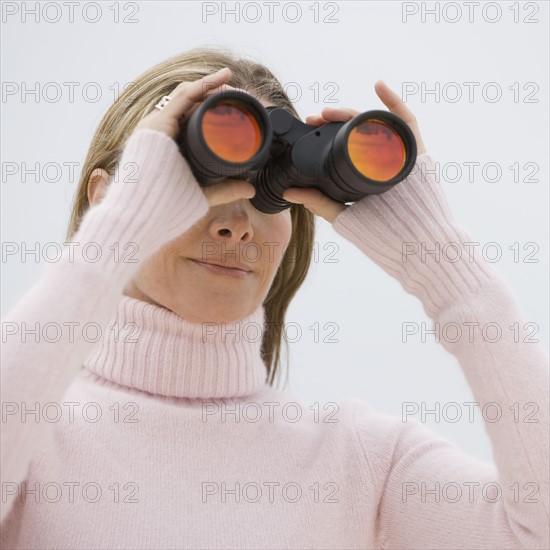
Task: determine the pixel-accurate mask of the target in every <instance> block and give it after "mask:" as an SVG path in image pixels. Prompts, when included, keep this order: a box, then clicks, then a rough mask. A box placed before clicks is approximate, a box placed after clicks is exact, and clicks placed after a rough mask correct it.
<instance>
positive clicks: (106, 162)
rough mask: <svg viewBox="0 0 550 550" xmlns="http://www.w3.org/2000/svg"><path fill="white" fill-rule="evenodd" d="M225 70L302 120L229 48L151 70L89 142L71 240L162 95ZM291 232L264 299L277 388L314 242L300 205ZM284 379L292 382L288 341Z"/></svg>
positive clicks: (265, 76)
mask: <svg viewBox="0 0 550 550" xmlns="http://www.w3.org/2000/svg"><path fill="white" fill-rule="evenodd" d="M223 67H229V68H230V69H231V72H232V76H231V80H230V81H229V82H228V84H229V85H231V86H233V87H235V88H241V89H243V90H246V91H248V92H250V93H252V94H253V95H255V96H256V97H258V98H263V99H265V100H266V101H269V102H271V103H273V104H274V105H276V106H278V107H281V108H284V109H286V110H287V111H289V112H290V113H291V114H292V115H294V116H295V117H297V118H300V117H299V115H298V113H297V112H296V110H295V109H294V106H293V105H292V102H291V101H290V99H289V98H288V96H287V95H286V93H285V91H284V89H283V86H282V85H281V83H280V82H279V81H278V80H277V79H276V78H275V76H274V75H273V74H272V73H271V71H270V70H269V69H267V68H266V67H265V66H264V65H262V64H260V63H258V62H256V61H253V60H251V59H245V58H242V57H238V56H237V55H236V54H235V53H233V52H232V51H231V50H230V49H228V48H223V47H199V48H194V49H191V50H188V51H186V52H183V53H181V54H178V55H175V56H173V57H170V58H168V59H166V60H165V61H162V62H161V63H159V64H158V65H155V66H154V67H152V68H151V69H149V70H147V71H146V72H144V73H143V74H141V75H140V76H138V78H137V79H135V80H134V81H133V83H132V85H131V86H130V87H129V88H127V89H126V90H125V91H124V92H123V93H122V94H121V95H120V96H119V97H118V98H117V100H116V101H115V102H114V103H113V104H112V105H111V107H110V108H109V110H108V111H107V112H106V113H105V115H104V116H103V118H102V120H101V122H100V123H99V126H98V128H97V130H96V132H95V135H94V137H93V139H92V142H91V144H90V147H89V150H88V153H87V156H86V160H85V162H84V168H83V170H82V172H81V175H80V181H79V183H78V187H77V190H76V193H75V196H74V200H73V205H72V211H71V217H70V220H69V224H68V228H67V240H70V239H71V238H72V237H73V235H74V234H75V233H76V232H77V231H78V228H79V225H80V222H81V220H82V218H83V216H84V214H85V213H86V211H87V210H88V208H89V206H90V204H89V201H88V181H89V179H90V176H91V174H92V172H93V171H94V169H96V168H103V169H104V170H106V171H107V172H108V173H109V174H110V175H113V174H114V173H115V170H116V167H117V164H118V161H119V160H120V156H121V154H122V150H123V148H124V143H125V142H126V140H127V138H128V137H129V136H130V134H131V133H132V132H133V130H134V128H135V127H136V126H137V124H138V123H139V122H140V120H141V119H142V118H143V117H145V116H146V115H147V114H148V113H149V112H150V111H151V110H152V109H153V108H154V105H155V104H156V103H157V102H158V101H159V98H161V97H162V96H164V95H169V94H170V92H171V91H172V90H173V89H174V88H175V87H176V86H177V85H178V84H179V83H180V82H184V81H185V82H192V81H195V80H198V79H199V78H202V77H204V76H207V75H209V74H212V73H215V72H216V71H218V70H219V69H222V68H223ZM290 212H291V220H292V234H291V238H290V242H289V245H288V248H287V249H286V251H285V254H284V256H283V259H282V261H281V264H280V266H279V268H278V271H277V274H276V275H275V279H274V281H273V284H272V285H271V288H270V290H269V293H268V295H267V297H266V299H265V300H264V303H263V305H264V307H265V314H266V318H265V322H266V329H265V330H264V331H263V339H262V345H261V355H262V359H263V361H264V363H265V365H266V368H267V382H268V384H269V385H271V386H273V384H274V383H275V384H276V385H279V382H280V380H281V364H280V358H281V345H282V342H283V340H284V339H283V333H284V319H285V314H286V311H287V309H288V306H289V305H290V301H291V300H292V298H293V297H294V295H295V294H296V292H297V291H298V289H299V288H300V286H301V285H302V283H303V281H304V279H305V278H306V276H307V273H308V270H309V266H310V262H311V256H312V249H313V242H314V233H315V220H314V216H313V214H311V213H310V212H309V211H308V210H307V209H305V208H304V207H303V206H302V205H298V204H296V205H293V206H292V207H290ZM284 342H285V345H286V350H287V364H286V379H285V386H286V383H287V381H288V343H287V342H286V340H284Z"/></svg>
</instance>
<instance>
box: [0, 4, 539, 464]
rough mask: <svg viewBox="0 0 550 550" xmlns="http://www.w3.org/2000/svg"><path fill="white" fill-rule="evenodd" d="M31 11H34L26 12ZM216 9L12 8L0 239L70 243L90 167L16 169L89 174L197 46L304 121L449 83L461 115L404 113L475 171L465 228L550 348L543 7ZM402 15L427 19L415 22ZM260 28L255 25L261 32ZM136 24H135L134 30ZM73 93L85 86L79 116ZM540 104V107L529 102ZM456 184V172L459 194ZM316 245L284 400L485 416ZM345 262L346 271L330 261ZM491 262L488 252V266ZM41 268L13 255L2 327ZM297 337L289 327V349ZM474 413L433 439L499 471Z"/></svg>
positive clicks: (323, 243)
mask: <svg viewBox="0 0 550 550" xmlns="http://www.w3.org/2000/svg"><path fill="white" fill-rule="evenodd" d="M35 4H36V3H35V2H27V9H31V8H34V6H35ZM84 4H90V3H82V5H84ZM221 4H222V3H217V8H218V9H219V11H218V13H217V14H215V15H211V16H208V17H205V14H204V10H205V9H206V7H207V6H208V8H209V9H211V10H213V9H214V8H215V7H216V5H215V4H214V3H212V2H210V3H200V2H179V1H173V2H139V3H132V2H120V3H119V5H118V13H119V18H120V21H119V22H118V23H115V22H114V18H115V14H116V10H115V6H114V2H101V8H102V15H101V17H100V19H99V20H98V22H97V23H90V22H86V21H85V20H84V18H83V11H82V9H81V7H82V6H81V7H80V8H79V7H77V8H75V13H74V22H72V23H71V22H70V20H69V11H68V8H67V7H65V9H63V4H62V3H61V2H59V3H57V6H58V7H59V6H61V18H60V20H59V21H57V22H48V21H47V19H50V20H52V19H54V18H56V10H55V9H54V8H49V9H50V10H51V11H48V12H46V13H45V15H44V13H41V14H40V22H36V20H35V17H36V16H34V15H32V14H28V15H27V16H25V17H24V16H23V14H22V10H23V7H22V5H20V4H18V5H19V10H20V11H19V12H18V13H17V14H15V15H10V14H9V12H8V11H7V10H8V9H9V8H8V5H9V6H13V5H14V3H10V2H6V3H4V5H3V14H2V16H3V24H2V31H3V32H2V43H1V46H2V59H1V61H2V75H1V76H2V81H3V94H2V105H1V107H2V113H1V114H2V127H1V131H2V151H1V152H2V163H3V164H2V172H3V173H2V188H1V189H2V195H1V199H2V201H1V203H2V205H1V214H2V226H1V229H2V241H3V242H15V243H23V242H26V243H28V246H31V247H32V245H33V243H35V242H39V243H41V244H42V245H43V244H45V243H48V242H58V243H62V242H63V240H64V236H65V228H66V225H67V220H68V217H69V212H70V205H71V200H72V196H73V193H74V191H75V189H76V184H77V181H78V170H76V171H75V174H74V176H73V177H72V179H71V177H70V175H71V174H70V173H69V172H68V170H64V171H63V173H62V175H61V177H60V178H58V179H57V181H55V180H56V177H55V171H52V172H50V173H49V175H48V177H49V178H50V179H53V180H54V181H52V182H50V183H49V182H47V181H46V180H45V178H43V177H41V178H40V181H39V182H35V181H34V176H33V175H28V176H27V178H26V181H23V179H22V177H21V176H20V175H13V176H9V175H7V174H6V170H7V169H8V166H9V165H8V164H7V163H18V164H21V163H23V162H26V163H27V165H28V166H30V167H31V168H32V167H33V166H34V164H35V163H36V162H38V163H40V164H41V166H43V165H44V164H46V163H49V162H55V163H58V164H59V165H62V164H63V163H64V162H68V161H69V162H79V163H82V162H83V161H84V158H85V155H86V151H87V147H88V146H89V143H90V140H91V137H92V135H93V133H94V130H95V128H96V126H97V124H98V123H99V121H100V119H101V117H102V116H103V114H104V113H105V111H106V110H107V108H108V107H109V105H110V104H111V103H112V101H113V100H114V98H115V97H116V90H117V89H120V88H121V87H122V86H124V85H125V84H126V83H128V82H132V80H133V79H134V78H135V77H136V76H137V75H139V74H141V73H142V72H144V71H145V70H147V69H148V68H150V67H151V66H153V65H155V64H156V63H159V62H160V61H162V60H164V59H165V58H167V57H169V56H171V55H174V54H176V53H179V52H182V51H185V50H186V49H189V48H191V47H195V46H200V45H214V44H219V45H224V46H229V47H232V48H234V49H235V51H236V52H238V53H241V54H244V55H245V56H249V57H254V58H256V59H257V60H258V61H260V62H262V63H264V64H266V65H267V66H268V67H270V68H271V69H272V71H273V72H274V73H275V74H276V75H277V76H278V78H279V79H280V81H281V82H282V83H283V84H284V85H285V86H287V89H288V92H289V94H291V93H296V91H297V90H298V89H299V90H301V98H300V99H299V100H297V101H296V102H295V104H296V107H297V110H298V112H299V113H300V115H301V116H302V118H305V117H306V116H307V115H309V114H314V113H318V112H320V111H321V109H322V107H323V99H324V98H325V96H326V94H327V93H328V92H329V91H330V90H333V89H335V88H334V86H336V87H337V92H336V93H335V95H334V96H333V97H334V98H335V99H336V100H337V103H335V104H334V103H332V104H331V105H336V106H337V105H341V106H350V107H354V108H356V109H358V110H368V109H380V108H385V107H384V106H383V104H382V103H381V101H380V100H379V99H378V97H377V96H376V94H375V92H374V88H373V85H374V83H375V82H376V81H377V80H379V79H383V80H385V81H386V82H387V83H388V84H389V85H390V86H391V87H392V88H393V89H394V90H396V91H397V92H398V93H400V94H401V93H402V86H403V85H404V83H407V82H408V83H416V85H417V86H418V87H421V86H422V85H425V86H426V87H428V88H430V89H434V87H435V85H436V83H439V86H440V88H443V87H444V86H445V84H448V83H453V82H454V83H457V84H458V85H459V89H461V91H462V93H463V95H462V98H461V99H460V100H459V101H453V100H454V98H455V92H456V89H457V88H456V86H454V85H453V86H447V88H446V90H447V91H448V94H447V96H443V95H440V96H439V97H438V98H437V100H436V98H435V97H434V95H428V96H426V97H424V98H423V97H422V96H421V95H420V93H417V94H414V95H411V96H409V97H408V98H407V104H408V105H409V107H410V108H411V110H412V111H413V112H414V113H415V115H416V117H417V119H418V121H419V125H420V129H421V132H422V135H423V138H424V141H425V144H426V146H427V148H428V151H430V152H431V154H432V155H433V157H434V158H435V159H436V160H437V161H439V162H440V164H441V165H445V164H446V163H458V164H459V165H460V166H462V168H463V175H462V178H461V179H459V181H457V182H455V183H452V182H450V181H443V182H442V185H443V187H444V190H445V193H446V195H447V197H448V200H449V203H450V205H451V209H452V211H453V213H454V215H455V218H456V219H457V220H458V222H459V223H460V224H461V225H462V226H463V227H465V228H466V229H467V230H468V232H469V233H470V235H471V236H472V237H473V240H474V241H478V242H480V243H481V245H485V244H486V243H490V242H494V243H497V244H498V246H499V247H500V248H501V250H502V258H501V259H500V260H499V261H497V262H495V263H494V264H493V267H494V269H496V270H497V271H498V273H499V274H500V275H501V276H502V278H503V279H504V280H505V281H506V282H507V283H508V285H509V286H510V288H511V289H512V290H513V294H514V297H515V298H516V300H517V302H518V303H519V304H520V305H521V308H522V311H523V313H524V318H525V320H526V321H529V322H534V323H536V324H537V325H538V326H539V331H538V333H537V334H536V335H535V337H536V338H538V339H539V340H540V342H541V345H542V346H543V347H544V348H545V349H546V350H547V349H548V181H549V180H548V146H549V143H548V135H549V132H548V67H549V60H548V51H549V49H548V4H547V3H546V2H527V3H525V2H522V3H520V4H516V5H515V10H516V11H514V10H513V9H511V8H514V3H512V2H498V3H496V2H492V3H490V4H492V7H486V9H485V11H483V10H482V5H483V3H478V4H479V5H474V6H473V7H472V9H473V10H474V11H473V18H474V20H473V21H472V22H470V21H469V13H468V8H467V6H466V5H464V4H463V3H446V2H440V3H439V5H440V13H439V15H440V20H439V22H436V21H435V16H434V15H426V16H425V20H424V21H423V20H422V10H423V9H425V8H428V9H434V8H435V7H436V6H435V3H434V2H398V1H390V2H370V1H369V2H320V3H318V4H317V6H316V8H317V10H318V11H317V13H318V15H319V19H320V20H319V21H318V22H315V12H314V11H313V10H312V9H310V8H312V7H314V8H315V6H314V4H315V3H314V2H301V3H300V8H301V12H302V13H301V17H298V18H297V11H296V8H295V7H293V6H289V5H287V4H289V3H288V2H280V3H279V5H278V6H275V7H274V20H273V21H272V22H270V21H269V11H268V8H267V6H266V5H265V4H264V3H262V2H258V3H248V4H254V5H252V6H251V5H249V6H248V7H246V8H245V5H246V4H247V3H245V2H240V3H239V2H236V3H235V2H228V3H225V7H226V8H234V7H235V6H237V7H239V8H240V9H241V15H240V22H236V21H235V15H231V14H228V13H226V14H225V17H224V16H223V14H222V6H221ZM447 4H453V5H454V6H451V5H449V6H447ZM457 6H458V8H459V10H461V14H460V13H458V12H457ZM257 8H260V10H262V11H260V12H258V11H257ZM283 8H284V9H283ZM87 9H88V10H89V11H87V12H86V15H87V16H88V18H94V17H95V16H96V11H95V10H94V9H92V8H91V7H88V8H87ZM244 9H246V11H244V12H243V11H242V10H244ZM285 10H286V11H285ZM405 10H408V12H407V13H412V12H413V11H414V10H417V13H416V14H411V15H409V16H408V17H407V18H406V20H404V11H405ZM499 10H500V18H498V13H499ZM258 14H259V15H260V20H259V21H258V22H256V23H254V22H252V21H253V19H254V18H256V17H257V15H258ZM457 15H458V17H457ZM284 16H286V19H287V20H285V17H284ZM516 16H517V17H518V18H519V20H518V21H517V22H516V21H515V20H514V18H515V17H516ZM125 18H127V19H129V20H134V21H136V22H134V23H132V22H129V21H127V22H124V19H125ZM455 18H456V19H458V20H457V21H456V22H454V23H453V22H451V21H452V20H453V19H455ZM247 19H248V21H247ZM294 19H296V20H295V22H290V20H294ZM325 19H326V21H324V20H325ZM497 19H498V20H497ZM526 20H530V21H534V22H531V23H528V22H527V21H526ZM537 20H538V22H537ZM329 21H334V22H332V23H331V22H329ZM491 21H493V22H491ZM66 82H76V83H78V85H77V86H76V87H75V90H76V94H75V97H74V98H73V101H72V102H71V101H70V98H69V94H68V90H69V88H68V87H66V86H64V85H63V83H66ZM465 82H477V83H479V85H478V86H476V87H475V91H474V97H473V102H470V101H469V100H468V88H467V87H466V86H464V85H463V83H465ZM491 82H492V83H496V85H497V86H498V87H499V88H500V89H501V91H502V97H501V99H500V100H499V101H496V102H492V101H490V100H492V98H493V97H494V96H493V93H494V91H495V89H496V88H495V86H491V87H490V89H489V88H486V91H487V92H488V93H489V92H491V94H490V95H484V94H483V93H482V90H483V87H484V86H485V85H486V84H487V83H491ZM10 83H11V84H12V86H13V85H14V86H16V89H17V90H18V91H17V93H16V94H15V95H8V94H7V92H8V91H9V90H10V89H13V88H10V87H9V86H8V84H10ZM47 83H58V84H59V85H60V86H61V88H62V90H63V92H62V96H61V97H60V98H58V99H55V88H49V93H50V96H49V98H50V100H49V101H48V100H46V99H45V98H44V97H43V95H42V91H43V90H44V89H45V85H46V84H47ZM88 83H97V84H98V85H99V88H100V90H101V92H102V95H101V97H100V99H99V101H92V99H94V89H97V86H93V87H92V88H90V87H88V90H89V93H90V96H89V98H88V99H86V97H85V96H83V92H82V90H83V88H84V86H85V85H86V84H88ZM315 83H318V86H319V88H320V91H321V94H320V97H318V98H316V97H315V96H314V92H313V90H312V89H310V87H311V86H315V85H316V84H315ZM330 83H334V84H330ZM423 83H424V84H423ZM514 83H518V84H516V85H515V86H517V90H518V91H519V94H520V95H519V97H517V96H516V97H514V94H513V92H512V90H511V89H510V87H511V86H514ZM528 83H534V84H528ZM7 86H8V87H7ZM23 86H26V87H27V89H28V88H36V87H37V86H38V90H39V94H40V95H39V98H38V99H35V96H34V95H33V94H27V95H26V96H23V97H22V94H21V90H22V88H23ZM324 86H326V88H325V90H323V87H324ZM524 86H526V87H525V89H524ZM533 91H535V93H534V94H532V95H531V96H529V93H530V92H533ZM52 97H53V100H52ZM529 97H531V99H532V100H536V102H532V103H527V102H525V99H528V98H529ZM465 162H479V163H480V164H481V166H483V165H485V164H486V163H490V162H494V163H498V165H499V166H500V167H501V168H502V177H501V179H500V181H496V182H491V181H487V180H488V179H489V178H492V177H493V174H494V172H489V173H488V176H489V177H488V178H484V177H483V175H482V173H481V170H480V168H479V167H478V168H477V171H476V178H475V180H474V181H473V182H470V181H468V174H467V172H466V170H467V168H466V166H465V165H464V163H465ZM528 162H531V163H536V166H537V167H538V172H537V173H536V174H534V175H533V176H532V177H533V179H536V180H538V181H536V182H528V181H524V180H525V179H526V178H527V176H528V175H529V173H530V171H529V170H526V169H523V166H524V165H525V163H528ZM514 163H519V166H520V167H521V170H520V173H519V175H520V181H519V182H514V179H513V173H512V171H511V170H510V169H509V168H508V167H509V166H511V165H513V164H514ZM454 176H455V172H453V171H450V172H449V179H450V178H452V177H454ZM46 179H47V178H46ZM317 230H318V232H317V246H318V250H319V255H318V261H317V262H316V263H314V264H313V265H312V267H311V272H310V275H309V277H308V279H307V281H306V283H305V284H304V286H303V287H302V289H301V291H300V292H299V294H298V295H297V296H296V298H295V299H294V302H293V303H292V305H291V308H290V310H289V313H288V315H287V319H286V322H287V323H298V324H299V325H300V326H301V327H302V331H303V332H302V337H301V338H300V339H299V341H298V342H296V343H293V344H291V346H290V350H291V351H290V354H291V355H290V361H291V385H290V388H289V389H290V390H292V391H293V392H295V393H296V394H298V395H299V396H301V397H302V398H303V399H304V400H306V401H308V402H310V403H311V402H315V401H317V402H319V403H321V404H324V403H325V402H327V401H335V402H339V401H340V400H342V399H344V398H346V397H350V396H353V397H357V398H360V399H363V400H365V401H367V402H368V403H370V404H371V405H372V406H373V407H375V408H376V409H378V410H380V411H382V412H387V413H390V414H392V415H395V416H398V417H400V416H401V410H402V403H403V402H416V403H419V404H420V403H422V402H425V403H426V406H427V407H428V408H431V409H433V408H434V406H435V404H436V403H439V404H440V406H441V407H443V406H444V405H445V404H446V403H449V402H457V403H464V402H472V401H475V399H474V398H473V395H472V393H471V391H470V389H469V387H468V386H467V384H466V382H465V379H464V376H463V374H462V371H461V368H460V365H459V364H458V362H457V360H456V359H455V358H454V357H452V356H451V355H449V354H447V353H446V352H445V350H444V349H443V347H442V346H441V344H439V343H436V342H434V339H433V337H430V336H428V337H427V341H426V342H424V343H423V342H422V341H421V339H420V337H419V336H416V337H411V338H410V339H409V341H408V342H407V343H403V342H402V337H401V330H402V323H403V322H404V321H412V322H417V323H419V324H420V323H424V324H425V326H426V327H427V328H429V327H430V325H431V322H430V319H429V318H428V317H427V316H426V315H425V313H424V311H423V309H422V306H421V304H420V302H419V301H418V300H417V299H416V298H414V297H412V296H410V295H408V294H406V293H405V292H404V291H403V289H402V288H401V286H400V285H399V284H398V283H397V282H396V281H395V280H393V279H392V278H391V277H390V276H389V275H387V274H386V273H385V272H383V271H382V270H381V269H380V268H379V267H377V266H376V265H375V264H374V263H373V262H371V261H370V260H369V259H368V258H367V257H366V256H364V255H363V253H362V252H360V251H359V250H358V249H356V248H355V247H354V246H353V245H352V244H351V243H349V242H347V241H345V240H343V238H341V237H340V236H339V235H338V234H336V232H335V231H334V230H333V229H332V227H331V226H330V224H328V223H327V222H325V221H324V220H322V219H320V218H319V219H318V220H317ZM331 243H335V244H331ZM514 243H519V247H520V248H519V250H520V253H521V255H520V259H524V258H525V256H526V255H527V254H528V252H529V251H532V250H534V249H533V248H531V249H525V250H523V249H522V247H523V245H524V244H525V243H535V245H536V246H537V247H538V251H537V252H536V253H535V254H534V255H533V256H532V258H533V259H536V260H538V262H537V263H525V262H523V261H520V262H517V263H516V262H515V261H514V255H513V252H512V250H510V249H509V247H510V246H512V245H513V244H514ZM323 247H326V248H323ZM335 249H336V250H337V252H336V254H335V255H334V256H333V257H334V258H336V259H337V262H336V263H329V262H328V261H324V260H328V258H329V253H330V251H333V250H335ZM494 250H495V248H494V247H493V248H492V249H491V250H490V251H489V252H491V258H492V257H493V256H492V254H493V253H494ZM43 267H44V262H43V261H42V262H39V263H35V261H34V259H33V257H32V256H29V257H27V261H26V262H24V263H23V262H21V260H20V258H19V260H18V259H17V258H14V257H10V258H8V259H7V260H6V261H5V262H3V264H2V272H3V277H2V295H1V297H2V315H5V314H6V313H7V312H8V310H9V309H10V308H11V307H12V306H14V305H15V304H16V303H17V301H18V300H19V299H20V297H21V296H22V295H23V293H24V292H25V291H26V290H27V289H28V288H29V287H30V286H31V285H32V284H33V283H34V282H35V281H36V280H37V279H38V278H39V277H40V274H41V271H42V268H43ZM314 323H319V326H320V328H321V332H320V336H321V341H320V342H315V341H314V332H313V331H312V330H309V329H308V327H310V326H311V325H313V324H314ZM325 323H337V325H338V328H339V330H338V332H337V334H335V335H334V336H335V338H337V339H338V343H323V342H322V340H323V338H327V337H328V336H329V335H330V330H329V329H328V328H327V329H326V330H323V326H324V325H325ZM294 334H295V333H294V332H293V331H290V330H289V337H293V335H294ZM526 375H527V374H526ZM463 412H464V416H463V419H462V420H461V421H459V422H457V423H451V422H447V421H445V420H444V419H443V418H441V419H440V420H441V421H440V422H435V421H434V417H433V416H429V417H428V418H427V424H428V425H429V426H430V427H431V428H432V429H433V430H435V431H436V432H437V433H439V434H440V435H441V436H443V437H445V438H447V439H450V440H452V441H454V442H456V443H457V444H458V445H459V446H461V447H462V448H463V449H464V450H465V451H467V452H468V453H470V454H471V455H473V456H476V457H478V458H482V459H486V460H491V450H490V445H489V440H488V438H487V437H486V434H485V431H484V427H483V423H482V419H481V415H480V414H479V411H477V412H476V419H477V420H476V422H475V423H473V424H471V423H470V422H469V421H468V419H467V417H466V412H467V409H466V408H464V409H463ZM415 418H416V419H417V420H421V418H420V417H419V416H416V417H415Z"/></svg>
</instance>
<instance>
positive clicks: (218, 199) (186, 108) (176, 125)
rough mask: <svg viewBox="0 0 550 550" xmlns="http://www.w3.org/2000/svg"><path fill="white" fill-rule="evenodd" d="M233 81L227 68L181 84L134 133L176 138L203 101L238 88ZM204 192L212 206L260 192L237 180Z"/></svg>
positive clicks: (250, 196)
mask: <svg viewBox="0 0 550 550" xmlns="http://www.w3.org/2000/svg"><path fill="white" fill-rule="evenodd" d="M230 78H231V70H230V69H229V68H227V67H226V68H224V69H221V70H220V71H218V72H216V73H214V74H212V75H208V76H204V77H203V78H200V79H199V80H195V81H194V82H181V83H180V84H178V85H177V86H176V87H175V88H174V90H173V91H172V93H171V94H170V96H169V97H170V98H171V99H170V101H169V102H168V103H167V104H165V105H164V107H163V108H162V109H153V110H152V111H151V112H150V113H149V114H148V115H146V116H145V117H144V118H143V119H142V120H141V121H140V122H139V124H138V125H137V126H136V128H135V130H134V131H137V130H140V129H143V128H148V129H150V130H156V131H157V132H163V133H165V134H166V135H167V136H169V137H171V138H172V139H175V138H176V137H177V136H178V135H179V133H180V131H181V130H182V126H183V125H185V124H186V122H187V120H189V117H190V116H191V114H192V113H193V111H195V109H196V108H198V106H199V105H200V103H201V102H202V101H204V100H205V99H206V98H207V97H208V96H210V95H212V94H213V93H217V92H219V91H221V90H222V89H235V88H233V87H232V86H229V85H227V84H226V82H227V81H228V80H229V79H230ZM159 100H160V98H159ZM201 189H202V191H203V193H204V194H205V196H206V199H207V201H208V204H209V206H210V207H212V206H215V205H217V204H224V203H228V202H233V201H235V200H239V199H251V198H252V197H253V196H254V195H255V194H256V189H255V188H254V186H253V185H252V184H251V183H249V182H247V181H244V180H234V179H228V180H226V181H223V182H221V183H217V184H215V185H210V186H208V187H201Z"/></svg>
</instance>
